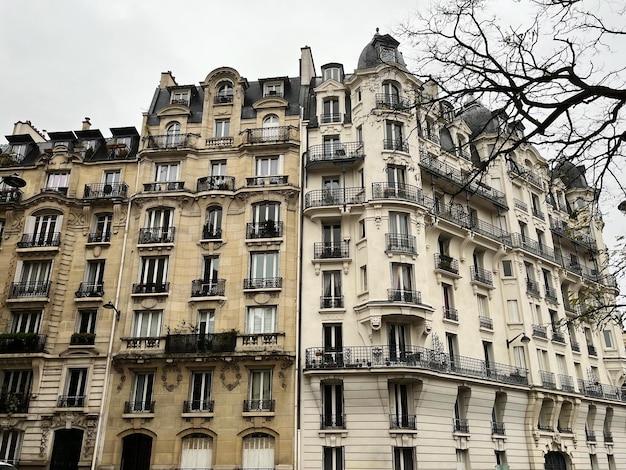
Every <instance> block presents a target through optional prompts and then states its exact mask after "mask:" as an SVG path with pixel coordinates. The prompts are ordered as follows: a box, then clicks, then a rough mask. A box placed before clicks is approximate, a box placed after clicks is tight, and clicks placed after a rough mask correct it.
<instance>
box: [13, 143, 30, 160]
mask: <svg viewBox="0 0 626 470" xmlns="http://www.w3.org/2000/svg"><path fill="white" fill-rule="evenodd" d="M27 147H28V146H27V145H26V144H13V145H12V146H11V153H12V155H11V157H12V158H13V160H14V161H15V162H18V163H19V162H21V161H22V160H23V159H24V157H25V156H26V149H27Z"/></svg>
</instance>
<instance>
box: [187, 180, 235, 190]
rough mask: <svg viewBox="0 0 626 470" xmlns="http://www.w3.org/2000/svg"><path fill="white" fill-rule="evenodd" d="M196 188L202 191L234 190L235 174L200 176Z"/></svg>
mask: <svg viewBox="0 0 626 470" xmlns="http://www.w3.org/2000/svg"><path fill="white" fill-rule="evenodd" d="M196 190H197V191H198V192H202V191H234V190H235V177H234V176H204V177H202V178H198V182H197V184H196Z"/></svg>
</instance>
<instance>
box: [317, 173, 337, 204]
mask: <svg viewBox="0 0 626 470" xmlns="http://www.w3.org/2000/svg"><path fill="white" fill-rule="evenodd" d="M340 188H341V184H340V181H339V176H331V177H326V178H323V179H322V194H323V198H324V201H323V202H324V204H326V205H328V204H339V203H340V202H341V198H340V197H339V190H340Z"/></svg>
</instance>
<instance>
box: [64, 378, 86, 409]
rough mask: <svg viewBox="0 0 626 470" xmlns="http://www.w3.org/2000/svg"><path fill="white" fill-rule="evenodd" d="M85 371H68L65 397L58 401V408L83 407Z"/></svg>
mask: <svg viewBox="0 0 626 470" xmlns="http://www.w3.org/2000/svg"><path fill="white" fill-rule="evenodd" d="M87 373H88V371H87V369H68V371H67V379H66V384H65V396H62V397H61V398H60V399H59V406H60V407H71V406H80V407H82V406H85V398H86V394H85V388H86V384H87Z"/></svg>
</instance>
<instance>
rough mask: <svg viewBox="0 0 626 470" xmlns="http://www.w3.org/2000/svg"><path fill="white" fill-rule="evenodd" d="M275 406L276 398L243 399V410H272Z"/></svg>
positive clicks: (246, 411) (249, 411)
mask: <svg viewBox="0 0 626 470" xmlns="http://www.w3.org/2000/svg"><path fill="white" fill-rule="evenodd" d="M275 408H276V400H244V401H243V412H244V413H251V412H255V411H265V412H273V411H274V409H275Z"/></svg>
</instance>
